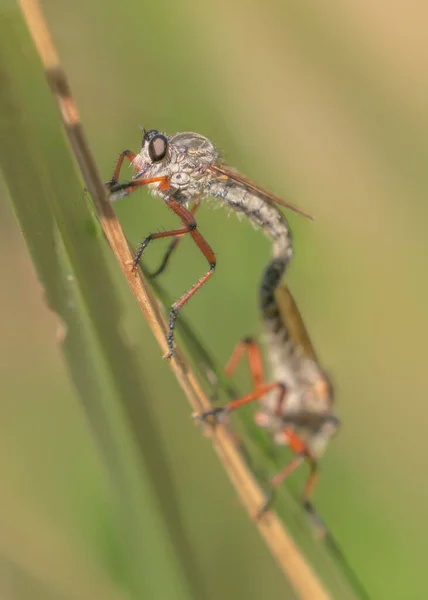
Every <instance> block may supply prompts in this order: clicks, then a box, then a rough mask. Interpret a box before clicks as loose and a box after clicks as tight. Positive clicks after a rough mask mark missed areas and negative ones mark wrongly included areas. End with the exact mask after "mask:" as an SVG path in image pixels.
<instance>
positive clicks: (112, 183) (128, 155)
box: [106, 150, 135, 191]
mask: <svg viewBox="0 0 428 600" xmlns="http://www.w3.org/2000/svg"><path fill="white" fill-rule="evenodd" d="M125 158H127V159H128V160H129V162H130V163H132V161H133V160H134V158H135V153H134V152H131V150H124V151H123V152H121V153H120V156H119V158H118V159H117V163H116V167H115V169H114V171H113V176H112V178H111V179H110V181H108V182H107V184H106V185H107V187H108V188H109V190H110V191H112V188H113V187H114V186H115V185H117V182H118V180H119V175H120V169H121V168H122V165H123V161H124V160H125Z"/></svg>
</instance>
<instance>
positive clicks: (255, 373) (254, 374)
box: [225, 338, 264, 390]
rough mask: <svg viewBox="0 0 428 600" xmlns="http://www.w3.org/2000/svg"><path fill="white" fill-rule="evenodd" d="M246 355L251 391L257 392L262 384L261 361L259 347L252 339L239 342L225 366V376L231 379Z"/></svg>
mask: <svg viewBox="0 0 428 600" xmlns="http://www.w3.org/2000/svg"><path fill="white" fill-rule="evenodd" d="M246 353H247V355H248V365H249V367H250V374H251V379H252V381H253V389H254V390H257V389H259V388H260V386H262V385H263V383H264V377H263V361H262V355H261V352H260V347H259V346H258V344H257V343H256V342H255V341H254V340H253V339H251V338H246V339H245V340H242V341H240V342H239V344H238V345H237V346H236V348H235V349H234V351H233V353H232V356H231V357H230V359H229V362H228V363H227V365H226V368H225V374H226V377H231V376H232V374H233V373H234V372H235V370H236V367H237V366H238V364H239V362H240V360H241V358H242V357H243V356H244V354H246Z"/></svg>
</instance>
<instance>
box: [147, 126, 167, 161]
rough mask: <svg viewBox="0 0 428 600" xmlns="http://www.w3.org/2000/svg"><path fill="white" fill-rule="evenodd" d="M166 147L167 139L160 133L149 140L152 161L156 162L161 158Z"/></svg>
mask: <svg viewBox="0 0 428 600" xmlns="http://www.w3.org/2000/svg"><path fill="white" fill-rule="evenodd" d="M167 147H168V140H167V139H166V137H165V136H164V135H162V134H160V133H158V135H155V136H154V138H152V139H151V140H150V142H149V148H148V151H149V156H150V158H151V159H152V161H153V162H157V161H159V160H162V159H163V157H164V156H165V154H166V149H167Z"/></svg>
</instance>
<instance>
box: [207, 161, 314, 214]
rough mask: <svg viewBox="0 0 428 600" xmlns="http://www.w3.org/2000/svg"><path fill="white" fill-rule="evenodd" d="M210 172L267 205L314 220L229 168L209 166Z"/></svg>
mask: <svg viewBox="0 0 428 600" xmlns="http://www.w3.org/2000/svg"><path fill="white" fill-rule="evenodd" d="M210 171H211V172H212V173H213V174H214V176H217V177H218V178H224V179H232V180H233V181H235V182H236V183H237V184H239V185H240V186H242V187H244V188H247V189H248V190H251V192H252V193H254V194H257V195H258V196H260V197H261V198H264V199H265V200H266V201H267V202H269V203H272V204H279V205H280V206H283V207H284V208H288V209H290V210H292V211H294V212H296V213H298V214H300V215H303V216H304V217H307V218H308V219H311V220H313V219H314V216H313V215H310V214H309V213H307V212H305V211H304V210H301V209H300V208H297V206H294V205H293V204H290V203H288V202H286V201H285V200H283V199H282V198H279V197H278V196H275V195H274V194H271V193H270V192H268V191H267V190H265V189H263V188H261V187H260V186H258V185H256V184H255V183H253V182H252V181H250V180H249V179H247V178H246V177H243V176H242V175H240V174H239V173H237V172H236V171H234V170H233V169H232V168H230V167H225V166H219V165H211V167H210Z"/></svg>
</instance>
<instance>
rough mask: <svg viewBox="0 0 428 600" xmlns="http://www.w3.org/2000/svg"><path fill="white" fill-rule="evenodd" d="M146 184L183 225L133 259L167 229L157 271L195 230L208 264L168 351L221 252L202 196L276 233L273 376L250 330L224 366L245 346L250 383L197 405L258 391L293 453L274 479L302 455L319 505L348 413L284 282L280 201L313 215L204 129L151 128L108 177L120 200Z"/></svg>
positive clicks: (265, 298) (287, 238) (286, 254)
mask: <svg viewBox="0 0 428 600" xmlns="http://www.w3.org/2000/svg"><path fill="white" fill-rule="evenodd" d="M125 159H127V160H128V161H129V162H130V163H131V166H132V168H133V170H134V175H133V177H132V179H131V180H130V181H127V182H125V183H119V175H120V170H121V167H122V165H123V162H124V160H125ZM142 186H148V188H149V190H150V192H151V193H152V194H153V195H154V196H158V197H160V198H161V199H162V200H163V201H164V202H165V204H166V205H167V206H168V207H169V208H170V209H171V210H172V211H173V212H174V213H175V214H176V215H177V216H178V217H179V218H180V220H181V222H182V225H181V227H178V228H177V229H174V230H171V231H163V232H159V233H153V234H149V235H148V236H147V237H146V238H145V239H144V240H143V242H142V243H141V244H140V245H139V246H138V248H137V250H136V253H135V258H134V260H133V263H132V269H133V270H136V269H137V268H138V264H139V261H140V259H141V257H142V255H143V253H144V251H145V250H146V248H147V246H148V245H149V243H150V242H151V241H153V240H155V239H160V238H167V237H169V238H172V241H171V244H170V246H169V248H168V250H167V252H166V255H165V258H164V260H163V261H162V264H161V265H160V267H159V269H157V271H156V272H155V273H153V274H152V275H151V276H152V277H154V276H158V275H159V274H160V273H161V272H162V271H163V270H164V269H165V268H166V266H167V264H168V261H169V258H170V256H171V253H172V251H173V250H174V248H175V247H176V246H177V244H178V241H179V240H180V238H181V237H182V236H184V235H186V234H188V235H190V236H191V237H192V238H193V240H194V241H195V243H196V245H197V246H198V247H199V249H200V250H201V252H202V253H203V254H204V256H205V258H206V259H207V261H208V264H209V269H208V271H207V272H206V273H205V275H203V276H202V277H201V278H200V279H199V280H198V281H197V282H196V283H195V284H194V285H193V286H192V287H191V288H190V289H189V290H188V291H187V292H186V293H185V294H183V296H181V298H179V299H178V300H177V301H176V302H175V303H174V304H173V305H172V307H171V310H170V316H169V329H168V334H167V342H168V353H167V354H166V355H165V358H171V357H172V356H173V353H174V330H175V325H176V321H177V316H178V313H179V311H180V310H181V308H182V307H183V306H184V305H185V304H186V302H187V301H188V300H189V299H190V298H191V297H192V296H193V295H194V294H195V293H196V292H197V291H198V290H199V289H200V288H201V287H202V286H203V285H204V284H205V282H206V281H208V279H209V278H210V277H211V276H212V275H213V273H214V270H215V267H216V258H215V255H214V252H213V250H212V249H211V246H210V245H209V244H208V242H207V241H206V240H205V238H204V237H203V236H202V234H201V233H200V232H199V230H198V227H197V223H196V221H195V217H194V215H195V212H196V211H197V209H198V207H199V205H200V203H201V202H202V201H203V200H204V199H206V198H213V199H214V200H217V201H219V202H220V203H221V204H223V205H225V206H226V207H229V208H230V209H232V210H234V211H235V212H237V213H238V214H243V215H246V216H247V217H248V219H249V220H250V222H251V223H253V224H254V225H255V226H257V227H259V228H260V229H262V230H263V231H264V232H265V234H266V235H267V236H268V237H269V238H270V240H271V242H272V254H273V256H272V258H271V260H270V261H269V263H268V264H267V266H266V268H265V270H264V272H263V275H262V279H261V283H260V286H259V306H260V311H261V315H262V319H263V323H264V328H265V333H266V335H265V338H266V353H267V358H268V362H269V366H270V376H269V377H268V378H266V377H265V375H264V370H263V364H262V354H261V350H260V348H259V346H258V344H257V343H256V342H255V341H254V340H253V339H250V338H248V339H245V340H243V341H241V342H240V343H239V344H238V345H237V347H236V349H235V351H234V352H233V354H232V357H231V359H230V360H229V362H228V364H227V366H226V376H227V377H230V376H231V375H232V374H233V372H234V370H235V368H236V366H237V364H238V363H239V361H240V359H241V358H242V357H243V356H244V355H245V356H246V357H247V359H248V363H249V367H250V373H251V379H252V387H253V390H252V392H251V393H249V394H248V395H246V396H244V397H242V398H237V399H234V400H232V401H231V402H229V403H228V404H226V405H225V406H223V407H220V408H215V409H213V410H211V411H209V412H206V413H203V414H200V415H197V418H198V419H200V420H205V419H206V418H208V417H209V416H212V415H216V416H217V417H219V418H221V419H224V418H225V417H226V416H227V415H228V414H230V413H231V412H232V411H234V410H236V409H238V408H239V407H241V406H243V405H245V404H248V403H249V402H253V401H258V402H259V403H260V410H259V411H258V412H257V413H256V414H255V420H256V423H257V424H258V425H260V426H261V427H265V428H267V429H268V431H269V432H270V433H271V435H272V437H273V439H274V441H275V442H276V443H279V444H286V445H288V446H289V447H290V449H291V450H292V452H293V453H294V456H293V459H292V460H291V462H290V463H289V464H287V465H286V466H285V467H284V468H283V469H282V470H281V471H280V472H279V473H278V474H277V475H276V476H275V477H274V478H273V479H272V481H271V489H272V490H274V489H276V488H277V487H278V485H280V484H281V483H282V482H283V481H284V480H285V479H286V478H287V477H288V476H289V475H290V474H291V473H292V472H293V471H294V470H295V469H296V468H297V467H298V466H299V465H301V464H302V463H303V462H307V463H308V464H309V467H310V474H309V476H308V479H307V481H306V484H305V487H304V491H303V498H302V500H303V504H304V506H305V508H306V509H307V510H308V511H309V512H312V505H311V503H310V499H311V496H312V494H313V490H314V486H315V483H316V479H317V468H318V461H319V458H320V457H321V455H322V454H323V452H324V450H325V448H326V445H327V444H328V442H329V440H330V439H331V438H332V437H333V436H334V435H335V434H336V432H337V431H338V429H339V427H340V422H339V420H338V419H337V417H336V416H335V415H334V414H333V388H332V385H331V382H330V380H329V378H328V377H327V375H326V374H325V373H324V371H323V370H322V369H321V367H320V365H319V362H318V359H317V357H316V354H315V352H314V350H313V347H312V345H311V342H310V340H309V336H308V334H307V332H306V329H305V326H304V324H303V321H302V319H301V317H300V314H299V311H298V309H297V306H296V304H295V302H294V300H293V298H292V296H291V293H290V291H289V289H288V287H287V286H285V285H284V284H282V283H281V280H282V277H283V275H284V273H285V271H286V269H287V267H288V265H289V263H290V261H291V259H292V255H293V250H292V237H291V232H290V228H289V226H288V223H287V220H286V219H285V217H284V215H283V214H282V213H281V212H280V210H279V209H278V208H277V205H281V206H284V207H286V208H290V209H292V210H294V211H295V212H299V213H301V214H303V215H305V216H307V217H309V218H311V217H310V215H308V214H306V213H304V212H303V211H301V210H299V209H297V208H295V207H293V206H291V205H290V204H288V203H286V202H284V201H283V200H281V199H280V198H278V197H276V196H274V195H272V194H270V193H269V192H267V191H266V190H264V189H262V188H260V187H259V186H256V185H255V184H254V183H252V182H251V181H249V180H248V179H246V178H245V177H243V176H241V175H240V174H238V173H237V172H236V171H235V170H234V169H232V168H230V167H228V166H226V165H225V164H224V163H223V162H222V160H221V159H220V156H219V153H218V151H217V150H216V148H215V146H214V145H213V144H212V143H211V142H210V140H208V139H207V138H206V137H204V136H202V135H199V134H197V133H190V132H184V133H177V134H175V135H172V136H168V135H165V134H163V133H160V132H159V131H157V130H154V129H153V130H150V131H145V130H143V142H142V147H141V150H140V151H139V152H138V154H134V153H133V152H131V151H130V150H125V151H124V152H122V153H121V155H120V157H119V159H118V161H117V165H116V168H115V170H114V173H113V177H112V179H111V180H110V181H109V182H108V183H107V187H108V189H109V191H110V194H111V199H112V200H116V199H118V198H121V197H123V196H126V195H128V194H130V193H131V192H133V191H135V190H136V189H138V188H140V187H142ZM266 507H267V505H266ZM266 507H265V508H266Z"/></svg>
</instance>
